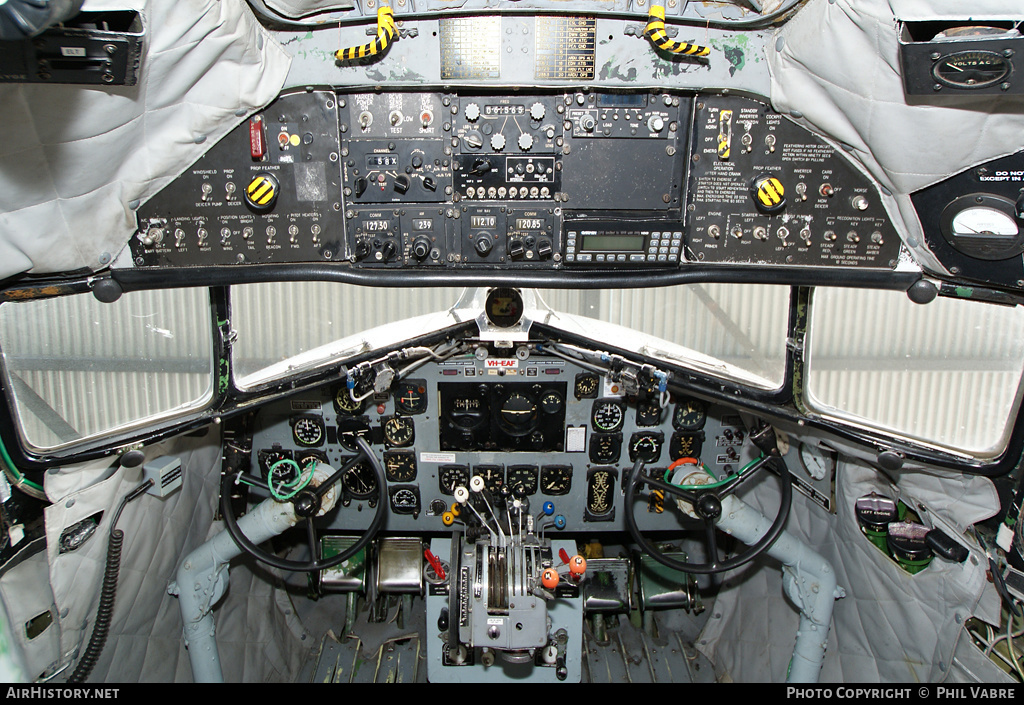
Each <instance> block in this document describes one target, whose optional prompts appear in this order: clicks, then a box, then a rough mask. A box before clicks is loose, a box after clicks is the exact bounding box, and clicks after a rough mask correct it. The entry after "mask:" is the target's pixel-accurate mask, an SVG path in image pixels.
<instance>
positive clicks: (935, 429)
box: [803, 288, 1024, 458]
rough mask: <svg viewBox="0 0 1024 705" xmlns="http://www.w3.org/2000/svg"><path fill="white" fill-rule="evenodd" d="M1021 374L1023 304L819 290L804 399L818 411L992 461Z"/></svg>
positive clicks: (1009, 424)
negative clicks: (916, 300)
mask: <svg viewBox="0 0 1024 705" xmlns="http://www.w3.org/2000/svg"><path fill="white" fill-rule="evenodd" d="M1022 373H1024V309H1022V308H1021V307H1019V306H1017V307H1007V306H997V305H991V304H985V303H981V302H976V301H966V300H959V299H950V298H942V297H940V298H938V299H936V300H935V301H933V302H931V303H929V304H926V305H920V304H915V303H913V302H911V301H910V299H909V298H908V297H907V296H906V295H905V294H903V293H901V292H893V291H870V290H854V289H841V288H818V289H816V290H815V291H814V295H813V299H812V306H811V314H810V325H809V335H808V344H807V376H806V388H805V390H804V399H803V400H804V402H805V404H806V405H807V408H808V409H809V410H810V411H812V412H814V413H819V414H821V415H823V416H825V417H829V418H832V419H835V420H839V421H841V422H845V423H853V424H858V425H863V426H867V427H870V428H874V429H876V430H880V431H883V432H886V433H894V434H897V435H899V436H902V437H904V438H907V439H910V440H914V441H920V442H924V443H928V444H934V445H938V446H940V447H942V448H945V449H948V450H952V451H954V452H960V453H969V454H971V455H973V456H975V457H977V458H994V457H996V456H998V455H999V454H1000V453H1002V452H1003V450H1004V449H1005V448H1006V445H1007V443H1008V442H1009V438H1010V434H1011V432H1012V429H1013V422H1014V419H1015V418H1016V416H1017V412H1018V410H1019V408H1020V402H1021V390H1022V384H1021V378H1022Z"/></svg>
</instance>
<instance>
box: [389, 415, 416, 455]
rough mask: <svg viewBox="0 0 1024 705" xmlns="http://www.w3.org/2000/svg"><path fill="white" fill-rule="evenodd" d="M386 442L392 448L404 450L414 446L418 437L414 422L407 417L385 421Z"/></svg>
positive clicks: (395, 417)
mask: <svg viewBox="0 0 1024 705" xmlns="http://www.w3.org/2000/svg"><path fill="white" fill-rule="evenodd" d="M383 431H384V441H385V442H386V443H387V444H388V445H389V446H392V447H395V448H404V447H406V446H410V445H412V442H413V440H414V439H415V437H416V427H415V426H414V424H413V420H412V419H410V418H409V417H407V416H392V417H390V418H389V419H387V420H386V421H384V427H383Z"/></svg>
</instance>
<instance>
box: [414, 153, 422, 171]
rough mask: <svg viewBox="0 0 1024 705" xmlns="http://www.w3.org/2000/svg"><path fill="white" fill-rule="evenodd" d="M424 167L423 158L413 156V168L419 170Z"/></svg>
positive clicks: (416, 155)
mask: <svg viewBox="0 0 1024 705" xmlns="http://www.w3.org/2000/svg"><path fill="white" fill-rule="evenodd" d="M422 166H423V157H421V156H420V155H418V154H414V155H412V168H413V169H419V168H420V167H422Z"/></svg>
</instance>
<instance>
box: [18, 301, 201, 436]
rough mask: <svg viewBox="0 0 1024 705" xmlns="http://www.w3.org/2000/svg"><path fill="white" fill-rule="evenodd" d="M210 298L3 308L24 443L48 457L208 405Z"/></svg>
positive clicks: (31, 303)
mask: <svg viewBox="0 0 1024 705" xmlns="http://www.w3.org/2000/svg"><path fill="white" fill-rule="evenodd" d="M211 332H212V325H211V319H210V304H209V294H208V293H207V290H206V289H186V290H174V291H150V292H136V293H130V294H125V295H124V296H122V297H121V298H120V299H119V300H118V301H116V302H115V303H113V304H103V303H100V302H99V301H97V300H96V299H95V298H94V297H93V296H92V295H91V294H82V295H79V296H71V297H64V298H58V299H45V300H39V301H29V302H24V303H16V304H4V305H3V306H0V346H2V349H3V353H4V370H5V375H6V383H7V386H8V388H9V389H11V390H12V392H13V394H14V397H15V400H16V406H17V411H18V417H19V421H20V423H21V430H22V434H23V436H24V438H25V440H26V441H27V442H28V443H29V444H30V445H32V446H35V447H37V448H51V447H55V446H59V445H63V444H65V443H68V442H71V441H74V440H78V439H80V438H85V437H90V436H93V435H96V434H99V433H102V432H105V431H108V430H110V429H113V428H118V427H122V426H127V425H131V424H134V423H136V422H138V421H139V420H141V419H145V418H149V417H153V416H159V415H164V414H171V413H175V412H177V411H179V410H181V409H184V408H187V407H190V406H196V405H199V404H201V403H203V402H204V401H205V400H206V399H208V398H209V396H210V390H211V385H212V371H213V363H212V359H211V356H212V346H211V344H210V339H211Z"/></svg>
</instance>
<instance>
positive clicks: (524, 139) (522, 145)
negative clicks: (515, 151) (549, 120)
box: [519, 132, 533, 152]
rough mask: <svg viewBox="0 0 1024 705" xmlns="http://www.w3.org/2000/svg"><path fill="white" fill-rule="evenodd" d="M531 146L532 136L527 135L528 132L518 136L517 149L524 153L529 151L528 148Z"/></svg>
mask: <svg viewBox="0 0 1024 705" xmlns="http://www.w3.org/2000/svg"><path fill="white" fill-rule="evenodd" d="M532 146H533V135H531V134H529V133H528V132H524V133H523V134H521V135H519V149H521V150H523V151H524V152H528V151H530V147H532Z"/></svg>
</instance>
